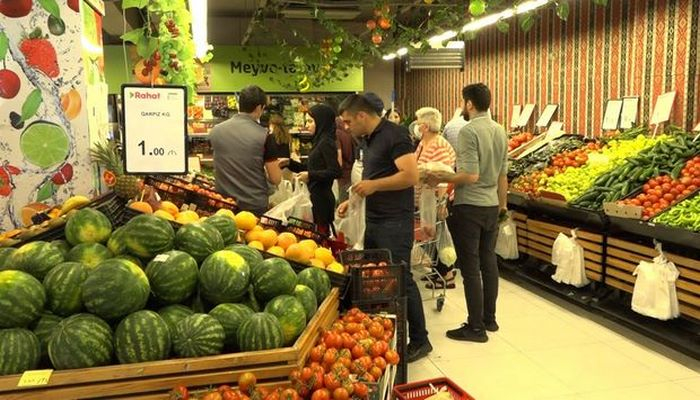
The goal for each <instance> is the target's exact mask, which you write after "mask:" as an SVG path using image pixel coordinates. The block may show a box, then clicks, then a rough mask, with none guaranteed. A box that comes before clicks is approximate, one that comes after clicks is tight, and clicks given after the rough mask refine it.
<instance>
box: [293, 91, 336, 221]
mask: <svg viewBox="0 0 700 400" xmlns="http://www.w3.org/2000/svg"><path fill="white" fill-rule="evenodd" d="M309 117H310V118H309V119H308V120H307V122H308V129H309V132H310V133H312V134H313V142H312V146H311V152H310V153H309V158H308V161H307V163H306V165H304V164H301V163H298V162H296V161H293V160H290V161H289V169H290V170H292V171H293V172H297V173H300V174H299V178H300V179H301V180H302V181H304V182H307V183H308V187H309V192H310V193H311V203H312V205H313V216H314V223H315V224H316V225H317V226H318V228H319V230H321V232H322V233H330V227H331V225H332V224H333V219H334V212H335V196H334V195H333V181H334V180H336V179H338V178H340V177H341V176H342V170H341V168H340V164H338V146H337V145H336V136H335V132H336V124H335V121H336V115H335V112H334V111H333V109H332V108H330V107H329V106H327V105H325V104H318V105H315V106H313V107H312V108H311V110H309Z"/></svg>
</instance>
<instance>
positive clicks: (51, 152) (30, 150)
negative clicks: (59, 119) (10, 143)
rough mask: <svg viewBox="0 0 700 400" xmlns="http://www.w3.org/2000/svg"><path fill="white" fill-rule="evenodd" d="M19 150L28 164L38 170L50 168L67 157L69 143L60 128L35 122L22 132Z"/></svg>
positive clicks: (46, 123) (42, 122)
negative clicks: (38, 168)
mask: <svg viewBox="0 0 700 400" xmlns="http://www.w3.org/2000/svg"><path fill="white" fill-rule="evenodd" d="M19 148H20V150H21V151H22V155H23V156H24V158H25V159H26V160H27V161H29V162H30V163H32V164H34V165H36V166H37V167H40V168H50V167H53V166H55V165H58V164H60V163H62V162H63V161H65V159H66V157H68V153H69V151H70V141H69V139H68V135H67V134H66V131H65V130H63V128H62V127H60V126H58V125H56V124H53V123H50V122H46V121H37V122H34V123H32V124H31V125H29V126H28V127H27V129H25V130H24V132H22V136H21V137H20V140H19Z"/></svg>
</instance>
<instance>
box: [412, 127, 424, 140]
mask: <svg viewBox="0 0 700 400" xmlns="http://www.w3.org/2000/svg"><path fill="white" fill-rule="evenodd" d="M413 136H415V137H417V138H418V139H421V138H422V137H423V132H421V131H420V124H415V125H413Z"/></svg>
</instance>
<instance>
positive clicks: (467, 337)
mask: <svg viewBox="0 0 700 400" xmlns="http://www.w3.org/2000/svg"><path fill="white" fill-rule="evenodd" d="M447 337H448V338H450V339H453V340H461V341H464V342H477V343H486V342H488V341H489V337H488V336H486V331H485V330H483V329H474V328H472V327H471V326H469V324H462V326H461V327H459V328H457V329H452V330H450V331H447Z"/></svg>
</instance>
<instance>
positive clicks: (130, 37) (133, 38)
mask: <svg viewBox="0 0 700 400" xmlns="http://www.w3.org/2000/svg"><path fill="white" fill-rule="evenodd" d="M144 30H145V29H144V28H136V29H134V30H131V31H129V32H125V33H124V34H123V35H121V39H122V40H123V41H125V42H131V43H133V44H137V43H138V42H139V39H141V38H142V37H143V35H144Z"/></svg>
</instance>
